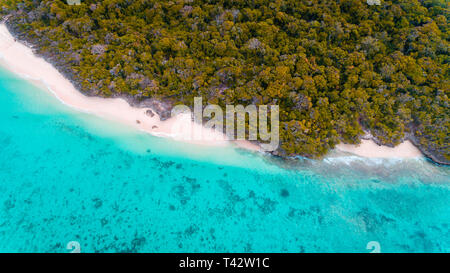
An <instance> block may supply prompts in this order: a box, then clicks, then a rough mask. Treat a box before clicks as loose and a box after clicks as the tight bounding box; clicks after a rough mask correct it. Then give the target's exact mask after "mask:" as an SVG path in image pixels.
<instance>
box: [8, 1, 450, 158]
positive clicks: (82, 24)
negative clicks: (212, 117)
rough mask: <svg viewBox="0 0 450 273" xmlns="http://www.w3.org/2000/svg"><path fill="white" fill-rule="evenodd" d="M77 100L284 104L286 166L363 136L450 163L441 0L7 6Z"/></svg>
mask: <svg viewBox="0 0 450 273" xmlns="http://www.w3.org/2000/svg"><path fill="white" fill-rule="evenodd" d="M1 5H2V8H3V13H4V14H6V13H10V14H13V19H11V21H12V24H14V25H16V26H18V27H19V28H20V30H21V32H22V33H23V34H25V35H26V36H27V37H28V38H29V40H31V41H34V43H36V44H37V45H38V46H39V48H40V51H41V53H51V54H55V55H56V56H57V57H58V58H59V61H60V62H62V63H64V65H65V66H67V67H68V68H69V69H70V71H72V74H73V78H74V79H75V80H76V81H77V82H79V83H80V84H81V86H82V89H83V91H84V92H86V93H89V94H92V95H99V96H104V97H109V96H112V95H116V94H122V95H124V94H127V95H132V96H134V97H135V98H137V99H145V98H149V97H151V98H158V99H161V100H168V101H172V102H175V103H186V104H191V103H192V101H193V97H195V96H202V97H203V100H204V101H207V102H208V103H214V104H220V105H225V104H243V105H248V104H258V105H259V104H278V105H280V126H281V141H282V142H281V148H280V149H279V150H278V154H280V155H283V156H291V155H304V156H309V157H317V156H321V155H324V154H325V153H326V152H327V151H328V150H329V149H330V148H333V147H334V146H335V145H336V144H337V143H339V142H342V141H343V142H347V143H358V142H359V138H360V137H361V136H362V135H363V134H364V132H363V129H364V130H367V131H370V132H371V134H372V135H373V136H374V137H376V138H377V139H378V141H379V142H380V143H383V144H388V145H395V144H398V143H399V142H400V141H402V140H403V139H404V138H405V136H409V135H411V136H412V137H413V138H414V139H415V140H416V144H418V145H419V146H420V147H421V148H422V149H423V150H426V151H429V152H433V153H435V154H437V155H438V156H439V157H440V158H442V159H444V160H447V161H448V160H450V151H449V149H450V148H449V145H448V144H449V142H450V141H449V133H448V132H449V126H450V120H449V117H450V115H449V98H448V96H449V86H450V84H449V79H450V77H449V63H450V57H449V35H448V29H449V25H448V22H447V21H448V19H449V6H448V3H447V1H446V0H422V1H417V0H399V1H381V5H379V6H378V5H368V4H367V3H366V2H365V1H363V0H340V1H339V0H322V1H304V0H295V1H294V0H290V1H286V0H278V1H268V0H251V1H250V0H249V1H237V0H236V1H232V0H230V1H215V0H210V1H207V0H184V1H183V0H178V1H160V0H150V1H146V0H135V1H131V0H106V1H93V0H83V1H82V4H81V5H78V6H69V5H67V3H66V2H65V1H63V0H60V1H48V0H44V1H31V0H26V1H17V0H13V1H11V0H6V1H5V0H2V4H1Z"/></svg>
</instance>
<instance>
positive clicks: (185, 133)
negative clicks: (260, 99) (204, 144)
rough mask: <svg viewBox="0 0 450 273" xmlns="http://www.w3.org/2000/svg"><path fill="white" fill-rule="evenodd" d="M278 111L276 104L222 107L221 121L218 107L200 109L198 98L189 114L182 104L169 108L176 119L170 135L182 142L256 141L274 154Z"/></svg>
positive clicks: (200, 103)
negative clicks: (182, 140) (223, 108)
mask: <svg viewBox="0 0 450 273" xmlns="http://www.w3.org/2000/svg"><path fill="white" fill-rule="evenodd" d="M279 111H280V109H279V106H278V105H259V106H256V105H247V106H245V107H244V106H243V105H237V106H233V105H226V107H225V121H224V113H223V110H222V107H220V106H219V105H214V104H209V105H207V106H206V107H205V108H203V102H202V98H201V97H195V98H194V111H193V112H192V111H191V108H189V107H188V106H186V105H177V106H175V107H174V108H173V109H172V111H171V116H172V117H177V118H176V119H175V123H174V124H173V126H172V135H173V136H174V137H175V138H178V139H184V140H250V141H259V142H260V146H261V148H262V149H263V150H264V151H268V152H270V151H275V150H276V149H277V148H278V146H279V143H280V129H279V127H280V121H279ZM269 116H270V122H269V121H268V119H269ZM247 117H248V123H247ZM204 118H206V119H208V120H206V121H205V120H204ZM192 121H193V122H192ZM201 125H203V126H201ZM224 128H225V133H224ZM247 136H248V138H247Z"/></svg>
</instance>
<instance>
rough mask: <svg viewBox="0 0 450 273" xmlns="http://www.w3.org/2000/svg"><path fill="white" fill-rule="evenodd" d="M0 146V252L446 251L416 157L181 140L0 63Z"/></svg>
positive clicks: (441, 205)
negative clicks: (95, 111) (304, 152)
mask: <svg viewBox="0 0 450 273" xmlns="http://www.w3.org/2000/svg"><path fill="white" fill-rule="evenodd" d="M0 147H1V153H0V252H69V250H67V249H66V245H67V243H68V242H70V241H77V242H79V243H80V247H81V252H369V250H367V249H366V245H367V243H368V242H369V241H377V242H379V244H380V246H381V252H450V178H449V177H450V176H449V174H450V172H449V169H448V168H447V167H440V166H436V165H434V164H432V163H430V162H428V161H426V160H376V159H371V160H369V159H361V158H358V157H352V156H347V157H333V156H330V157H329V158H326V159H325V160H321V161H314V160H303V159H299V160H298V162H294V163H290V164H289V166H287V164H285V163H280V162H276V161H274V160H273V159H270V158H266V157H264V156H262V155H259V154H252V153H249V152H245V151H241V150H238V149H234V148H212V147H202V146H194V145H186V144H183V143H179V142H174V141H171V140H168V139H162V138H157V137H153V136H149V135H146V134H144V133H142V132H139V131H136V130H134V129H131V128H127V127H125V126H123V125H120V124H116V123H114V122H111V121H106V120H102V119H100V118H96V117H93V116H91V115H89V114H86V113H80V112H77V111H75V110H72V109H70V108H68V107H66V106H65V105H63V104H61V103H60V102H59V101H58V100H57V99H55V98H54V97H53V96H52V95H50V94H49V93H48V92H46V91H45V90H43V89H40V88H37V87H35V86H34V85H32V84H31V83H29V82H27V81H26V80H24V79H20V78H18V77H16V76H14V75H13V74H11V73H9V72H7V71H5V70H3V69H0ZM282 165H284V166H283V167H281V166H282Z"/></svg>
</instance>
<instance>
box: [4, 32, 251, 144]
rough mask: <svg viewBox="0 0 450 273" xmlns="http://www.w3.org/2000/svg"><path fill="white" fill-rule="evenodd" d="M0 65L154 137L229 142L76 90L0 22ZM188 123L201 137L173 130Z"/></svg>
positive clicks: (76, 104) (121, 101) (181, 119)
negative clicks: (192, 136)
mask: <svg viewBox="0 0 450 273" xmlns="http://www.w3.org/2000/svg"><path fill="white" fill-rule="evenodd" d="M0 65H2V66H4V67H5V68H7V69H9V70H11V71H13V72H14V73H17V74H18V75H20V76H22V77H25V78H26V79H28V80H31V81H32V82H34V83H37V84H39V85H41V86H42V85H45V87H47V88H46V89H47V90H48V91H50V92H51V93H52V94H53V95H54V96H55V97H56V98H58V99H59V100H60V101H61V102H62V103H64V104H66V105H68V106H70V107H73V108H75V109H78V110H80V111H83V112H88V113H91V114H94V115H97V116H100V117H102V118H106V119H109V120H114V121H118V122H121V123H124V124H127V125H130V126H133V127H135V128H137V129H140V130H143V131H145V132H148V133H150V134H152V135H155V136H162V137H171V138H174V139H177V140H181V141H186V142H189V143H195V144H202V145H220V146H223V145H229V144H230V141H226V140H224V138H223V135H222V134H220V133H217V132H215V131H214V130H210V129H205V128H201V125H199V124H196V123H194V122H192V121H190V120H189V119H186V117H185V116H182V115H179V116H177V117H172V118H170V119H168V120H166V121H161V120H160V119H159V116H158V115H157V114H156V112H154V111H153V113H154V116H153V117H150V116H149V115H147V114H146V112H147V110H149V109H150V108H136V107H131V106H130V105H129V104H128V103H127V102H126V101H125V100H124V99H121V98H114V99H112V98H111V99H110V98H100V97H88V96H85V95H83V94H82V93H81V92H79V91H78V90H77V89H76V88H75V87H74V86H73V85H72V83H71V82H70V81H69V80H68V79H66V78H65V77H64V76H63V75H62V74H61V73H59V72H58V70H57V69H56V68H55V67H53V66H52V65H51V64H50V63H48V62H46V61H45V60H44V59H43V58H40V57H37V56H36V55H34V54H33V51H32V50H31V49H30V48H28V47H27V46H25V45H23V44H21V43H19V42H17V41H15V39H14V37H13V36H12V35H11V33H10V32H9V31H8V29H7V27H6V26H5V24H0ZM177 122H181V124H183V123H184V124H185V123H186V122H191V126H192V131H194V130H202V136H203V137H202V140H196V139H195V140H192V138H190V137H189V134H187V135H186V133H187V132H188V131H186V130H185V131H183V130H176V129H175V128H176V126H175V125H176V123H177ZM233 143H234V144H236V145H237V146H239V147H242V148H246V149H250V150H259V147H258V146H257V145H255V144H252V143H250V142H248V141H233Z"/></svg>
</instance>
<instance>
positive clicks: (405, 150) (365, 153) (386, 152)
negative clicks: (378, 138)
mask: <svg viewBox="0 0 450 273" xmlns="http://www.w3.org/2000/svg"><path fill="white" fill-rule="evenodd" d="M336 150H338V151H341V152H346V153H352V154H355V155H358V156H361V157H369V158H418V157H423V155H422V152H420V150H419V149H418V148H417V147H416V146H414V145H413V144H412V143H411V141H409V140H407V141H405V142H403V143H401V144H399V145H397V146H395V147H394V148H391V147H388V146H380V145H378V144H376V143H375V142H374V141H373V140H366V139H362V140H361V144H359V145H352V144H342V143H341V144H338V145H337V146H336Z"/></svg>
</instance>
